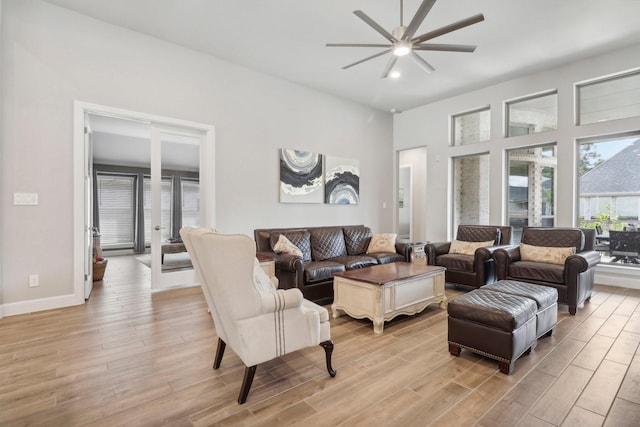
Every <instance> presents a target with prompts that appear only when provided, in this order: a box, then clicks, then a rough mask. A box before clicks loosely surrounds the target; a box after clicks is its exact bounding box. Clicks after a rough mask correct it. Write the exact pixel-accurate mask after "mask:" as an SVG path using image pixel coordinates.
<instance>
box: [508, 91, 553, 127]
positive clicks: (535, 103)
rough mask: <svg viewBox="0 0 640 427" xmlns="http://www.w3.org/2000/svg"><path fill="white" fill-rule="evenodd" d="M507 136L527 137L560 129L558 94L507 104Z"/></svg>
mask: <svg viewBox="0 0 640 427" xmlns="http://www.w3.org/2000/svg"><path fill="white" fill-rule="evenodd" d="M506 110H507V136H519V135H527V134H530V133H538V132H546V131H549V130H553V129H557V128H558V94H557V93H556V92H554V93H549V94H545V95H540V96H535V97H528V98H525V99H522V100H516V101H509V102H507V109H506Z"/></svg>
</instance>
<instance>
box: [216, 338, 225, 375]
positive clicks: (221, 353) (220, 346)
mask: <svg viewBox="0 0 640 427" xmlns="http://www.w3.org/2000/svg"><path fill="white" fill-rule="evenodd" d="M225 348H227V343H226V342H224V341H222V340H221V339H220V338H218V348H217V349H216V358H215V359H213V369H218V368H219V367H220V364H221V363H222V356H224V349H225Z"/></svg>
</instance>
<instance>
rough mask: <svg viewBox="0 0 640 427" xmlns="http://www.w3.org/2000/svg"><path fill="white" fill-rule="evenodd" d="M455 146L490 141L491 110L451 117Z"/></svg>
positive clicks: (486, 109) (485, 109) (482, 109)
mask: <svg viewBox="0 0 640 427" xmlns="http://www.w3.org/2000/svg"><path fill="white" fill-rule="evenodd" d="M451 126H452V129H453V131H452V132H451V134H452V135H453V145H465V144H473V143H475V142H482V141H488V140H489V139H490V137H491V136H490V127H491V110H490V109H489V107H484V108H481V109H478V110H474V111H470V112H466V113H461V114H456V115H453V116H451Z"/></svg>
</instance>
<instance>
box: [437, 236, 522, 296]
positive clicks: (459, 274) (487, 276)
mask: <svg viewBox="0 0 640 427" xmlns="http://www.w3.org/2000/svg"><path fill="white" fill-rule="evenodd" d="M456 240H461V241H465V242H487V241H490V240H491V241H493V242H494V244H493V245H492V246H490V247H484V248H479V249H477V250H476V251H475V253H474V254H473V255H464V254H457V253H456V254H453V253H449V250H450V248H451V242H437V243H429V244H427V245H426V246H425V252H426V254H427V264H428V265H439V266H442V267H446V269H447V271H446V272H445V280H446V281H447V282H448V283H456V284H459V285H465V286H473V287H474V288H479V287H481V286H484V285H486V284H488V283H493V282H495V281H496V269H495V264H494V261H493V252H494V251H495V250H496V249H498V248H499V247H501V246H500V245H508V244H509V243H510V242H511V227H510V226H499V225H459V226H458V231H457V235H456Z"/></svg>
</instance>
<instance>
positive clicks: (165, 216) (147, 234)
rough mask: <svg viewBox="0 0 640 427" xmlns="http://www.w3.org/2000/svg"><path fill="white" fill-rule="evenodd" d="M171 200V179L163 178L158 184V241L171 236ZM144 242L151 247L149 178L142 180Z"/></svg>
mask: <svg viewBox="0 0 640 427" xmlns="http://www.w3.org/2000/svg"><path fill="white" fill-rule="evenodd" d="M172 199H173V193H172V185H171V178H165V177H163V178H162V180H161V183H160V224H161V227H162V228H161V231H160V239H162V240H166V239H168V238H170V237H172V236H171V234H172V231H171V230H172V222H171V220H172V219H173V216H172V214H171V211H172V209H171V206H172V205H171V202H172ZM144 242H145V245H147V246H149V245H151V178H149V177H145V178H144Z"/></svg>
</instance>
